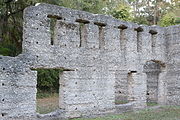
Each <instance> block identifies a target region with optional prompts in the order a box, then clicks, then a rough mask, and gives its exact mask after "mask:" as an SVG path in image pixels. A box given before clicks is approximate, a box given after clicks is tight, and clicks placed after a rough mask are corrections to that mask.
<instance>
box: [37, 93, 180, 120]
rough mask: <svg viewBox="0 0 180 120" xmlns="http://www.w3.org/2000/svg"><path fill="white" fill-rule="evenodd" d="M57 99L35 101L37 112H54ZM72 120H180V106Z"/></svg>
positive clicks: (56, 96)
mask: <svg viewBox="0 0 180 120" xmlns="http://www.w3.org/2000/svg"><path fill="white" fill-rule="evenodd" d="M58 99H59V97H58V95H52V96H50V97H45V98H41V99H37V112H39V113H41V114H45V113H49V112H52V111H54V110H56V109H57V108H58ZM73 120H180V106H162V107H157V108H156V109H145V110H140V111H137V112H127V113H123V114H120V115H108V116H105V117H97V118H79V119H73Z"/></svg>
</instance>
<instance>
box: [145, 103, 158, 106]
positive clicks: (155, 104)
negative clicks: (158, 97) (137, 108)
mask: <svg viewBox="0 0 180 120" xmlns="http://www.w3.org/2000/svg"><path fill="white" fill-rule="evenodd" d="M157 105H158V103H156V102H147V106H157Z"/></svg>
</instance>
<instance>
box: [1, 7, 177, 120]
mask: <svg viewBox="0 0 180 120" xmlns="http://www.w3.org/2000/svg"><path fill="white" fill-rule="evenodd" d="M52 20H54V21H56V24H55V25H52V24H51V23H52V22H51V21H52ZM52 28H53V29H52ZM52 30H53V33H52V32H51V31H52ZM179 43H180V26H178V25H177V26H171V27H167V28H163V27H158V26H146V25H137V24H134V23H130V22H124V21H119V20H116V19H113V18H111V17H109V16H105V15H96V14H91V13H87V12H82V11H76V10H71V9H68V8H64V7H58V6H54V5H48V4H40V5H38V6H32V7H29V8H27V9H26V10H25V11H24V33H23V46H22V47H23V53H22V54H21V55H19V56H17V57H5V56H0V100H1V101H0V106H1V107H0V119H13V120H14V119H15V118H17V119H20V118H22V119H25V118H26V119H27V118H30V119H32V118H33V117H34V118H35V119H36V92H37V90H36V84H37V72H36V71H35V69H38V68H44V69H46V68H48V69H49V68H50V69H58V68H63V69H64V72H63V74H62V75H60V80H59V84H60V98H59V107H60V109H59V111H58V114H57V113H56V114H57V116H59V117H64V118H74V117H81V116H92V115H100V114H107V113H115V112H116V113H118V112H122V111H125V110H129V109H130V110H133V109H142V108H145V107H146V102H147V100H149V101H155V102H157V103H159V104H162V105H169V104H170V105H179V104H180V101H179V96H180V91H179V86H180V82H179V81H180V74H179V73H180V72H179V71H180V69H179V68H180V67H179V66H180V54H179V51H180V47H179V46H180V44H179ZM118 101H127V103H124V104H122V105H121V104H119V105H117V104H115V103H116V102H118Z"/></svg>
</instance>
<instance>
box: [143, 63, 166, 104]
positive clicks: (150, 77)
mask: <svg viewBox="0 0 180 120" xmlns="http://www.w3.org/2000/svg"><path fill="white" fill-rule="evenodd" d="M162 66H163V64H162V63H161V62H160V61H156V60H151V61H147V62H146V64H145V65H144V72H145V73H146V76H147V93H146V97H147V106H155V105H158V96H159V75H160V73H161V68H162Z"/></svg>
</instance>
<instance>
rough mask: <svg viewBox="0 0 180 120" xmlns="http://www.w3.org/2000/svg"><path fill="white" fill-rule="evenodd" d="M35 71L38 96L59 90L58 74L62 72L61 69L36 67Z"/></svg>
mask: <svg viewBox="0 0 180 120" xmlns="http://www.w3.org/2000/svg"><path fill="white" fill-rule="evenodd" d="M37 72H38V76H37V88H38V94H39V95H38V96H42V93H58V92H59V74H60V73H62V72H63V70H62V69H37ZM45 96H46V95H45Z"/></svg>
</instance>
